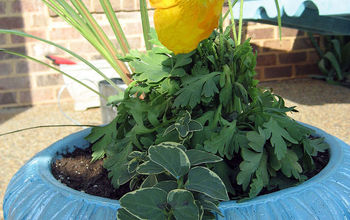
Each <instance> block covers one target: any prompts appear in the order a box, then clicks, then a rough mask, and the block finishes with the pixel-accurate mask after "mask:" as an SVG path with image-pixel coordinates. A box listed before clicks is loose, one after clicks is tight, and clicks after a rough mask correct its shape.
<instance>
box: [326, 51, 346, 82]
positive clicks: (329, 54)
mask: <svg viewBox="0 0 350 220" xmlns="http://www.w3.org/2000/svg"><path fill="white" fill-rule="evenodd" d="M324 57H325V58H326V59H328V60H329V61H330V62H331V64H332V66H333V68H334V69H335V71H336V73H337V76H338V80H343V78H344V77H343V74H342V71H341V68H340V65H339V62H338V60H337V58H336V57H335V56H334V54H333V53H332V52H330V51H328V52H327V53H326V54H325V55H324Z"/></svg>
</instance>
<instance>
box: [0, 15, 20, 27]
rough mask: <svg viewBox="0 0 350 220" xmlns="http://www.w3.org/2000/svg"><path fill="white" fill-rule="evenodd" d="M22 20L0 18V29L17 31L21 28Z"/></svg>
mask: <svg viewBox="0 0 350 220" xmlns="http://www.w3.org/2000/svg"><path fill="white" fill-rule="evenodd" d="M23 26H24V24H23V18H22V17H2V18H0V28H1V29H18V28H23Z"/></svg>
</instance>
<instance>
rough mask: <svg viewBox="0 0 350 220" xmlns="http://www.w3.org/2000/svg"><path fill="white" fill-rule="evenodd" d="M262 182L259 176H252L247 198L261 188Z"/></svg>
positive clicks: (254, 195) (255, 194) (253, 195)
mask: <svg viewBox="0 0 350 220" xmlns="http://www.w3.org/2000/svg"><path fill="white" fill-rule="evenodd" d="M263 187H264V183H263V181H262V179H261V178H260V177H257V178H254V179H253V180H252V183H251V184H250V191H249V198H254V197H256V196H257V195H258V194H259V192H260V191H261V190H262V189H263Z"/></svg>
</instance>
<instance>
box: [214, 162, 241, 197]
mask: <svg viewBox="0 0 350 220" xmlns="http://www.w3.org/2000/svg"><path fill="white" fill-rule="evenodd" d="M212 166H213V168H212V170H213V171H214V172H215V173H216V174H217V175H218V176H219V177H220V179H221V180H222V182H224V184H225V187H226V190H227V192H229V193H231V194H232V195H235V194H236V192H235V189H234V188H233V186H232V182H233V181H232V180H233V179H234V178H233V176H234V175H236V174H235V172H234V170H233V169H232V168H231V167H229V166H228V165H227V163H226V162H224V161H221V162H218V163H215V164H213V165H212Z"/></svg>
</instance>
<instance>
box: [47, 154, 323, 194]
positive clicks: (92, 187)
mask: <svg viewBox="0 0 350 220" xmlns="http://www.w3.org/2000/svg"><path fill="white" fill-rule="evenodd" d="M91 154H92V150H91V148H87V149H85V150H82V149H79V148H77V149H76V150H75V151H74V152H72V153H68V154H65V155H63V157H62V159H58V160H56V161H55V162H54V163H52V164H51V172H52V174H53V176H54V177H55V178H56V179H57V180H58V181H60V182H61V183H63V184H65V185H67V186H68V187H70V188H73V189H75V190H78V191H82V192H85V193H88V194H91V195H95V196H100V197H105V198H110V199H120V198H121V197H122V196H123V195H124V194H126V193H128V192H130V189H129V184H128V183H126V184H124V185H122V186H120V187H119V189H118V190H116V189H114V188H113V186H112V184H111V182H110V179H109V178H108V171H107V170H106V169H105V168H103V160H98V161H96V162H93V163H92V162H91ZM313 159H314V162H315V166H316V169H315V170H314V171H312V172H309V173H306V174H304V175H306V176H307V177H308V179H310V178H312V177H313V176H315V175H316V174H318V173H319V172H320V171H321V170H322V169H323V168H324V167H325V166H326V165H327V163H328V161H329V152H328V151H325V152H323V153H322V152H319V153H318V155H317V156H316V157H313ZM240 162H241V161H238V160H237V161H235V160H232V161H230V162H229V163H228V164H229V166H230V167H231V168H234V167H239V164H240ZM234 187H235V186H234ZM235 188H236V187H235ZM237 189H238V192H237V191H236V193H238V194H239V191H241V190H239V189H241V187H239V186H237ZM274 191H278V189H270V190H266V189H264V190H263V191H262V192H261V193H260V195H262V194H267V193H271V192H274ZM233 198H234V197H233Z"/></svg>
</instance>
